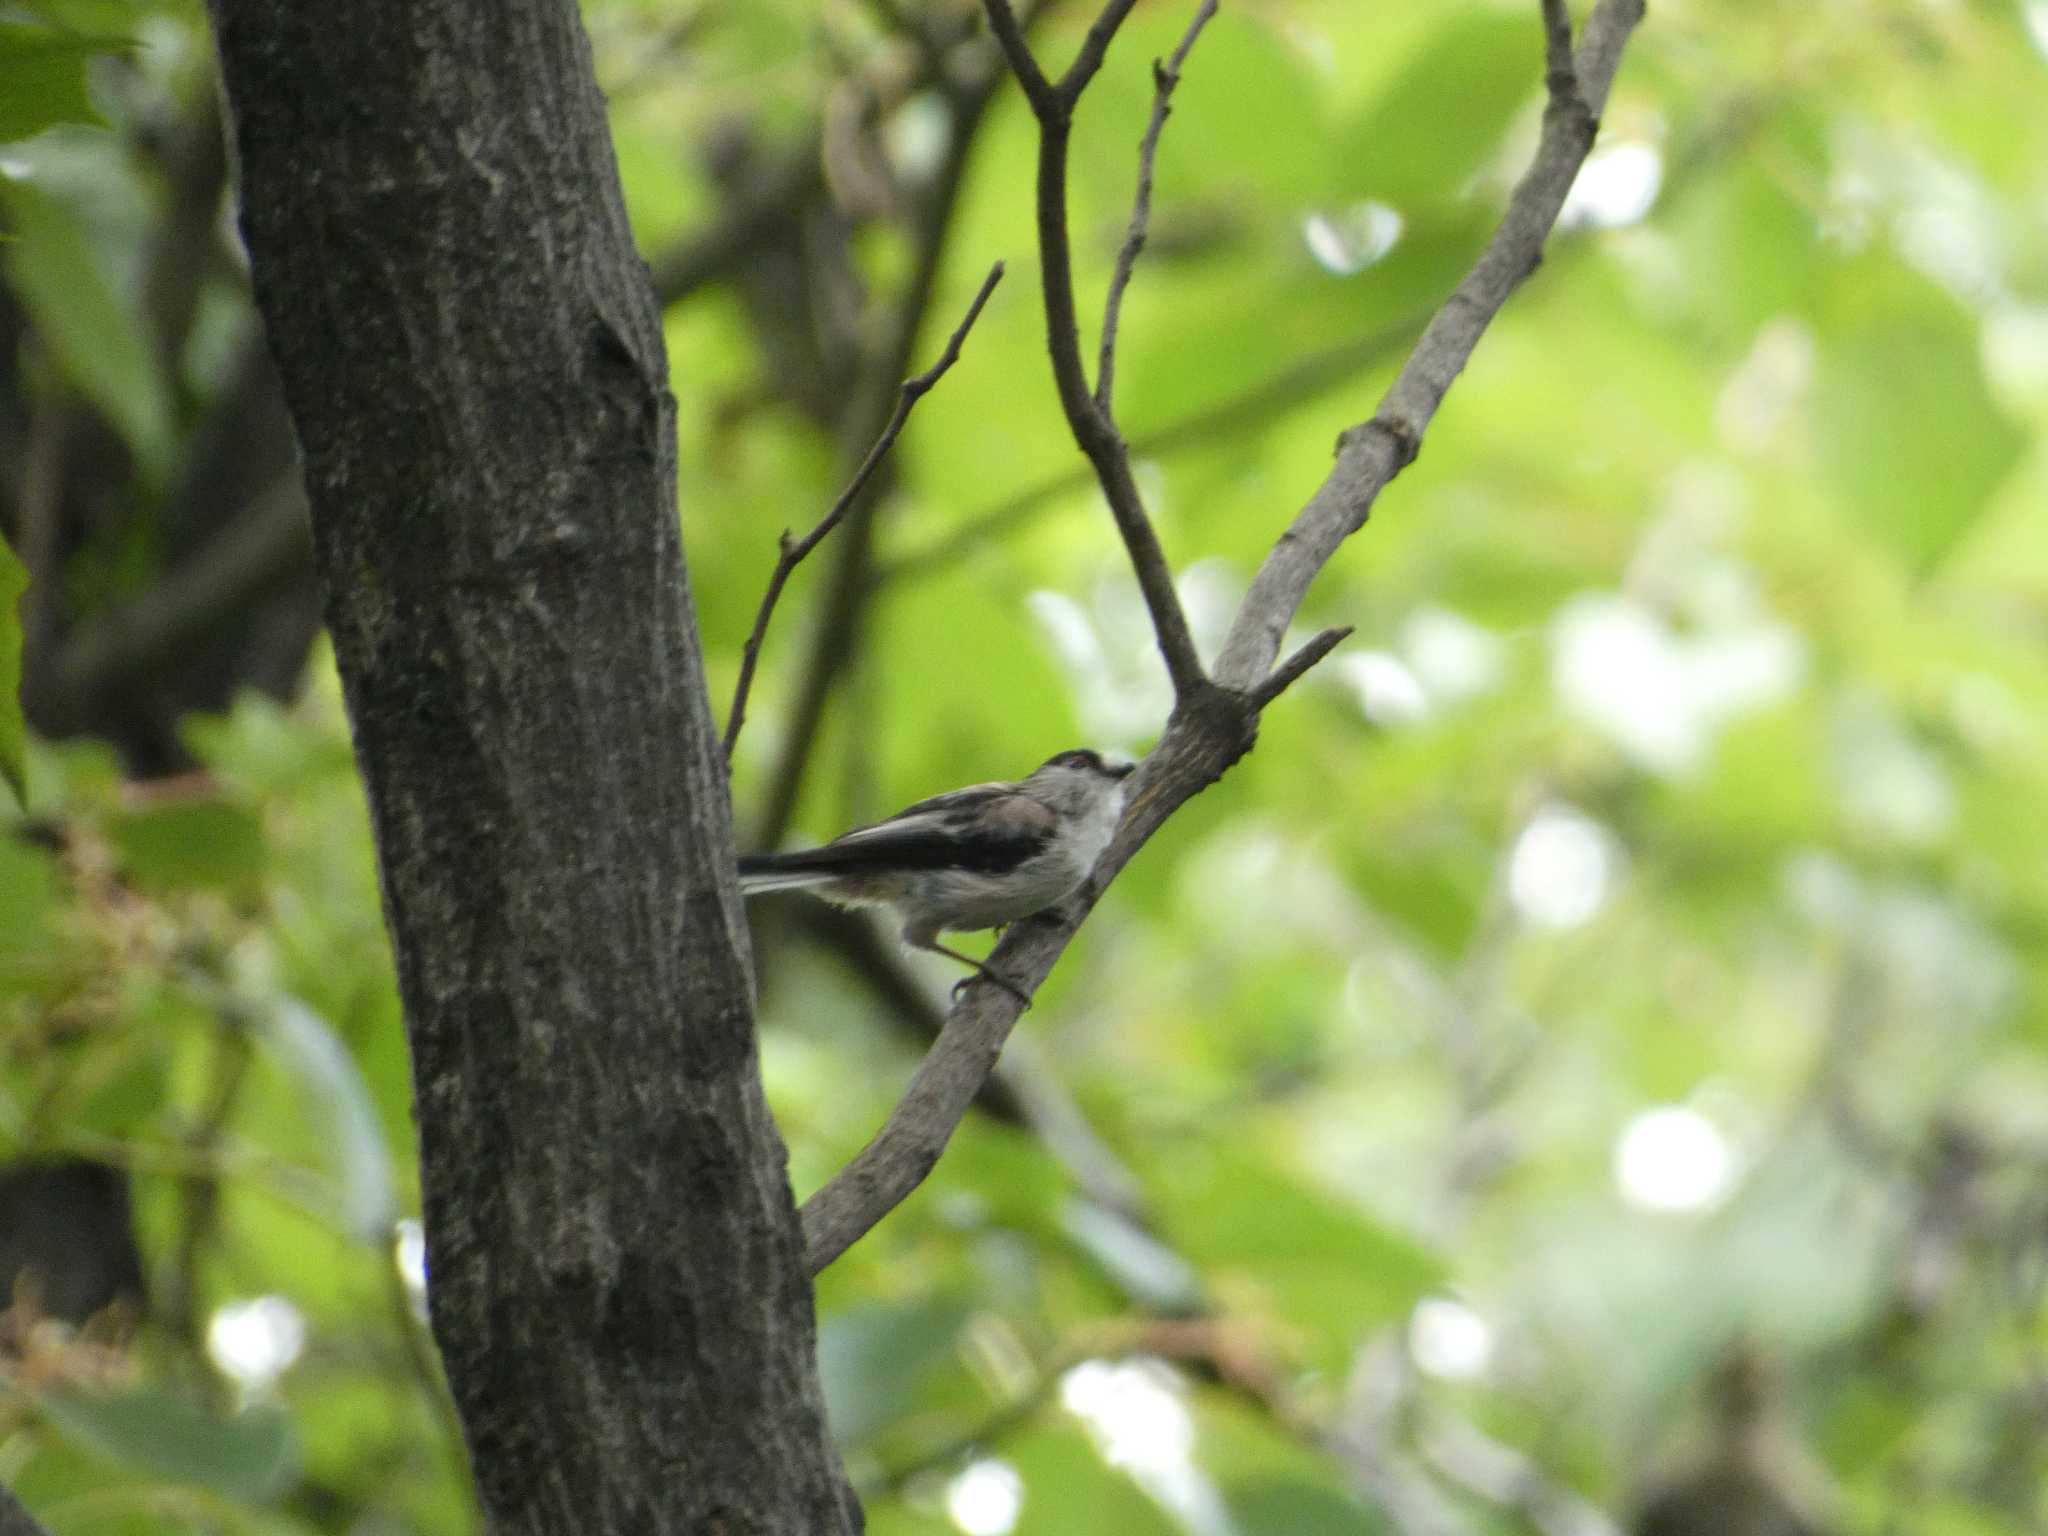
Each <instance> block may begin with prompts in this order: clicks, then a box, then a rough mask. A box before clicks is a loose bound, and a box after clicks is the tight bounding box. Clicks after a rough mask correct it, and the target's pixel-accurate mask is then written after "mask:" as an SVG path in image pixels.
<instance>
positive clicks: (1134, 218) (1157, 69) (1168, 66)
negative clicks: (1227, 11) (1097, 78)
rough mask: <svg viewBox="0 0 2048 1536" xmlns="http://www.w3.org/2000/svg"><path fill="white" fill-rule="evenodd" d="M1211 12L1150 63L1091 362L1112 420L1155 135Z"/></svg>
mask: <svg viewBox="0 0 2048 1536" xmlns="http://www.w3.org/2000/svg"><path fill="white" fill-rule="evenodd" d="M1215 14H1216V0H1202V6H1201V9H1200V10H1198V11H1196V12H1195V19H1194V20H1193V21H1191V22H1189V23H1188V29H1187V32H1186V33H1185V34H1184V35H1183V36H1182V37H1181V40H1180V46H1179V47H1178V48H1176V49H1174V50H1173V54H1172V56H1171V57H1169V58H1168V59H1167V61H1166V62H1165V63H1164V64H1162V63H1160V62H1159V61H1158V60H1157V59H1154V60H1153V61H1152V120H1151V121H1150V122H1148V123H1147V124H1146V125H1145V137H1144V138H1142V139H1140V140H1139V141H1138V195H1137V196H1136V197H1135V198H1133V199H1132V201H1131V226H1130V228H1129V229H1128V230H1126V231H1125V232H1124V243H1123V245H1122V247H1121V248H1119V249H1118V251H1117V253H1116V271H1115V273H1114V274H1113V275H1112V276H1111V277H1110V280H1109V298H1108V299H1107V300H1106V301H1105V302H1104V304H1103V306H1102V351H1101V354H1100V357H1099V359H1098V361H1097V363H1096V365H1095V403H1096V404H1097V405H1098V406H1100V407H1101V408H1102V414H1103V415H1105V416H1109V417H1111V418H1112V419H1113V418H1114V416H1115V412H1114V411H1113V410H1112V409H1111V406H1110V400H1111V398H1112V396H1113V395H1114V393H1115V386H1114V384H1113V383H1112V382H1111V381H1112V380H1113V379H1114V378H1115V376H1116V328H1117V322H1118V320H1119V319H1120V318H1121V315H1122V311H1123V307H1124V290H1125V289H1126V288H1128V287H1130V285H1131V274H1132V273H1133V272H1135V271H1136V270H1137V267H1138V255H1139V253H1140V252H1142V251H1143V250H1144V249H1145V236H1146V233H1147V231H1148V230H1149V228H1150V226H1151V223H1152V169H1153V166H1154V164H1155V163H1156V162H1157V161H1158V159H1159V135H1160V134H1161V133H1162V132H1164V131H1165V128H1166V119H1167V116H1168V115H1169V114H1170V113H1171V112H1172V111H1173V90H1174V87H1175V86H1177V85H1179V84H1180V72H1181V67H1182V66H1183V65H1184V64H1186V63H1187V61H1188V55H1189V54H1190V53H1192V52H1193V51H1194V47H1195V39H1196V38H1198V37H1200V36H1201V35H1202V28H1204V27H1206V26H1207V25H1208V24H1209V18H1210V17H1212V16H1214V15H1215Z"/></svg>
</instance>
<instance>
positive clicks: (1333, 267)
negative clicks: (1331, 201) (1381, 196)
mask: <svg viewBox="0 0 2048 1536" xmlns="http://www.w3.org/2000/svg"><path fill="white" fill-rule="evenodd" d="M1405 227H1406V221H1405V220H1404V219H1402V217H1401V214H1400V212H1399V210H1398V209H1394V208H1389V207H1388V206H1387V205H1386V204H1385V203H1374V202H1364V203H1356V204H1353V205H1352V206H1351V207H1349V208H1341V209H1338V210H1337V211H1335V212H1334V213H1312V214H1310V215H1309V216H1308V217H1307V218H1305V219H1303V220H1302V221H1301V240H1302V244H1304V245H1306V246H1307V247H1308V253H1309V255H1310V256H1312V257H1314V258H1315V262H1316V265H1317V266H1319V267H1321V268H1322V269H1323V270H1324V271H1325V272H1331V273H1335V274H1336V275H1337V276H1338V277H1351V276H1353V275H1354V274H1356V273H1359V272H1363V271H1364V270H1365V269H1366V268H1367V267H1369V266H1371V265H1372V264H1373V263H1374V262H1376V261H1378V260H1380V259H1381V258H1382V257H1384V256H1385V255H1386V254H1387V252H1389V251H1391V250H1392V249H1393V248H1394V246H1395V243H1396V242H1397V241H1399V240H1400V238H1401V231H1402V230H1403V229H1404V228H1405Z"/></svg>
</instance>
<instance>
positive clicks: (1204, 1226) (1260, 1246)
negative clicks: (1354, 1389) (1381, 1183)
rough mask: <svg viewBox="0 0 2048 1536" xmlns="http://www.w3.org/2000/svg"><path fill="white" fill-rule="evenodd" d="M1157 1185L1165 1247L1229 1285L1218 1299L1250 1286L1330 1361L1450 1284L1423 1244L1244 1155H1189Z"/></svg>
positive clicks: (1161, 1173) (1162, 1173)
mask: <svg viewBox="0 0 2048 1536" xmlns="http://www.w3.org/2000/svg"><path fill="white" fill-rule="evenodd" d="M1157 1178H1158V1182H1159V1183H1160V1184H1161V1185H1162V1186H1163V1195H1164V1198H1163V1199H1162V1201H1161V1204H1160V1211H1161V1217H1162V1220H1163V1223H1164V1225H1165V1227H1166V1229H1167V1236H1168V1238H1169V1239H1170V1240H1171V1241H1172V1242H1173V1243H1174V1244H1175V1246H1177V1247H1178V1248H1179V1249H1180V1250H1181V1252H1182V1253H1183V1254H1185V1255H1186V1256H1187V1257H1188V1259H1190V1260H1191V1261H1192V1262H1194V1263H1195V1264H1197V1265H1198V1266H1200V1267H1201V1268H1202V1269H1203V1270H1204V1271H1205V1272H1207V1273H1209V1274H1211V1275H1212V1276H1214V1277H1215V1278H1217V1279H1218V1280H1219V1281H1220V1282H1223V1283H1221V1284H1219V1286H1218V1288H1217V1289H1218V1294H1221V1295H1226V1296H1228V1295H1231V1294H1233V1293H1235V1294H1238V1295H1242V1294H1243V1293H1244V1291H1245V1289H1246V1288H1247V1286H1249V1287H1250V1288H1251V1289H1253V1290H1255V1291H1257V1292H1259V1293H1262V1294H1263V1295H1264V1296H1266V1297H1267V1298H1269V1299H1270V1300H1271V1302H1272V1303H1273V1305H1274V1307H1275V1308H1276V1309H1277V1310H1278V1311H1279V1313H1280V1314H1281V1315H1282V1316H1284V1317H1285V1318H1287V1319H1288V1320H1289V1321H1292V1322H1296V1323H1300V1324H1304V1325H1307V1326H1309V1327H1312V1328H1315V1329H1316V1330H1317V1331H1318V1332H1319V1333H1321V1334H1322V1335H1323V1342H1324V1343H1325V1345H1326V1346H1327V1350H1328V1352H1329V1353H1330V1354H1332V1355H1337V1356H1341V1355H1342V1354H1344V1353H1345V1352H1347V1351H1348V1348H1349V1345H1350V1342H1351V1341H1352V1340H1354V1339H1355V1338H1356V1337H1357V1336H1358V1335H1359V1334H1360V1333H1362V1332H1364V1331H1365V1330H1367V1329H1370V1328H1372V1327H1373V1326H1375V1325H1376V1324H1379V1323H1383V1322H1386V1321H1389V1320H1392V1319H1395V1318H1399V1317H1402V1316H1404V1315H1406V1313H1407V1312H1408V1310H1409V1309H1410V1308H1411V1307H1413V1306H1414V1305H1415V1303H1416V1302H1417V1301H1418V1300H1420V1299H1421V1298H1422V1297H1423V1296H1424V1295H1426V1294H1427V1293H1428V1292H1429V1291H1431V1290H1432V1289H1434V1288H1436V1287H1438V1286H1440V1285H1442V1284H1443V1282H1444V1268H1443V1265H1442V1264H1441V1263H1440V1262H1439V1261H1438V1260H1437V1259H1436V1258H1435V1256H1433V1255H1432V1254H1430V1253H1429V1252H1428V1251H1427V1250H1425V1249H1423V1248H1422V1247H1421V1246H1420V1245H1418V1244H1417V1243H1415V1242H1413V1241H1412V1240H1410V1239H1408V1238H1406V1237H1403V1236H1401V1235H1400V1234H1398V1233H1396V1232H1393V1231H1390V1230H1389V1229H1388V1228H1386V1227H1383V1226H1381V1225H1380V1224H1379V1223H1377V1222H1375V1221H1374V1220H1372V1218H1371V1217H1369V1216H1367V1215H1366V1214H1365V1213H1364V1212H1362V1211H1359V1210H1356V1209H1354V1208H1352V1207H1351V1206H1348V1205H1345V1204H1344V1203H1342V1202H1341V1201H1338V1200H1336V1199H1334V1198H1332V1197H1331V1196H1329V1195H1327V1194H1325V1193H1323V1192H1322V1191H1321V1190H1319V1189H1314V1188H1311V1187H1310V1186H1309V1185H1308V1184H1306V1183H1304V1182H1302V1181H1301V1180H1299V1179H1297V1178H1294V1177H1292V1176H1290V1175H1288V1174H1286V1173H1283V1172H1282V1171H1280V1170H1279V1169H1277V1168H1274V1167H1271V1166H1269V1165H1267V1164H1265V1163H1262V1162H1258V1161H1255V1160H1254V1159H1253V1158H1252V1157H1250V1156H1248V1155H1246V1154H1245V1153H1242V1152H1236V1151H1226V1150H1221V1149H1216V1150H1211V1149H1208V1148H1188V1149H1184V1150H1183V1152H1182V1155H1180V1156H1177V1157H1175V1158H1173V1160H1172V1161H1171V1162H1170V1163H1169V1164H1167V1165H1165V1166H1163V1167H1161V1168H1160V1169H1159V1170H1158V1173H1157Z"/></svg>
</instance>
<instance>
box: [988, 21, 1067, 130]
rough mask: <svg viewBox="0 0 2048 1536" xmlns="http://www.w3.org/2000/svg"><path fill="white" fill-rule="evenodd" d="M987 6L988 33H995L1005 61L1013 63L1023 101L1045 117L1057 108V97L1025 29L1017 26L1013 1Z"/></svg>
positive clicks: (1011, 65)
mask: <svg viewBox="0 0 2048 1536" xmlns="http://www.w3.org/2000/svg"><path fill="white" fill-rule="evenodd" d="M985 4H986V7H987V10H988V26H989V30H990V31H991V32H993V33H995V35H996V42H997V44H998V45H999V46H1000V47H1001V48H1002V50H1003V57H1004V58H1006V59H1008V60H1009V61H1010V72H1011V73H1012V74H1014V75H1015V76H1016V77H1017V83H1018V84H1019V85H1021V86H1022V87H1024V99H1025V100H1026V101H1028V102H1030V103H1031V110H1032V111H1033V112H1035V113H1040V114H1043V113H1044V112H1046V111H1048V110H1050V109H1051V108H1052V107H1053V106H1054V105H1056V97H1055V95H1054V92H1053V86H1052V82H1051V81H1050V80H1048V79H1046V78H1045V71H1044V70H1042V69H1040V68H1039V67H1038V60H1037V58H1036V57H1035V56H1034V55H1033V54H1032V52H1031V44H1029V43H1028V42H1026V41H1025V40H1024V29H1023V27H1022V26H1020V25H1019V24H1018V21H1017V13H1016V12H1015V11H1013V10H1011V9H1010V0H985Z"/></svg>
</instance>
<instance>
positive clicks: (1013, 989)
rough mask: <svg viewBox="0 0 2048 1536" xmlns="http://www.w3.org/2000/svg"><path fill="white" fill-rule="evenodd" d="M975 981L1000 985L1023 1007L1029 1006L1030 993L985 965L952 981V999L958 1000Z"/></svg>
mask: <svg viewBox="0 0 2048 1536" xmlns="http://www.w3.org/2000/svg"><path fill="white" fill-rule="evenodd" d="M977 981H985V982H988V983H989V984H990V985H991V986H997V987H1001V988H1002V989H1003V990H1004V991H1005V992H1007V993H1009V994H1010V996H1012V997H1014V998H1015V999H1017V1001H1018V1002H1019V1003H1020V1004H1022V1005H1023V1006H1024V1007H1026V1008H1029V1007H1030V1006H1031V994H1030V993H1029V992H1026V991H1025V990H1024V989H1023V988H1022V987H1020V986H1018V985H1017V983H1016V982H1014V981H1012V980H1010V978H1009V977H1007V976H1005V975H1003V974H1002V972H1000V971H992V970H990V969H989V968H988V967H987V966H985V965H984V966H981V967H979V968H978V969H977V970H976V971H975V973H974V974H973V975H972V976H962V977H961V978H960V979H959V980H958V981H956V982H954V983H953V1001H954V1002H956V1003H957V1002H959V1001H960V994H961V993H963V992H965V991H966V990H967V989H968V988H969V987H971V986H973V985H974V984H975V983H976V982H977Z"/></svg>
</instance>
